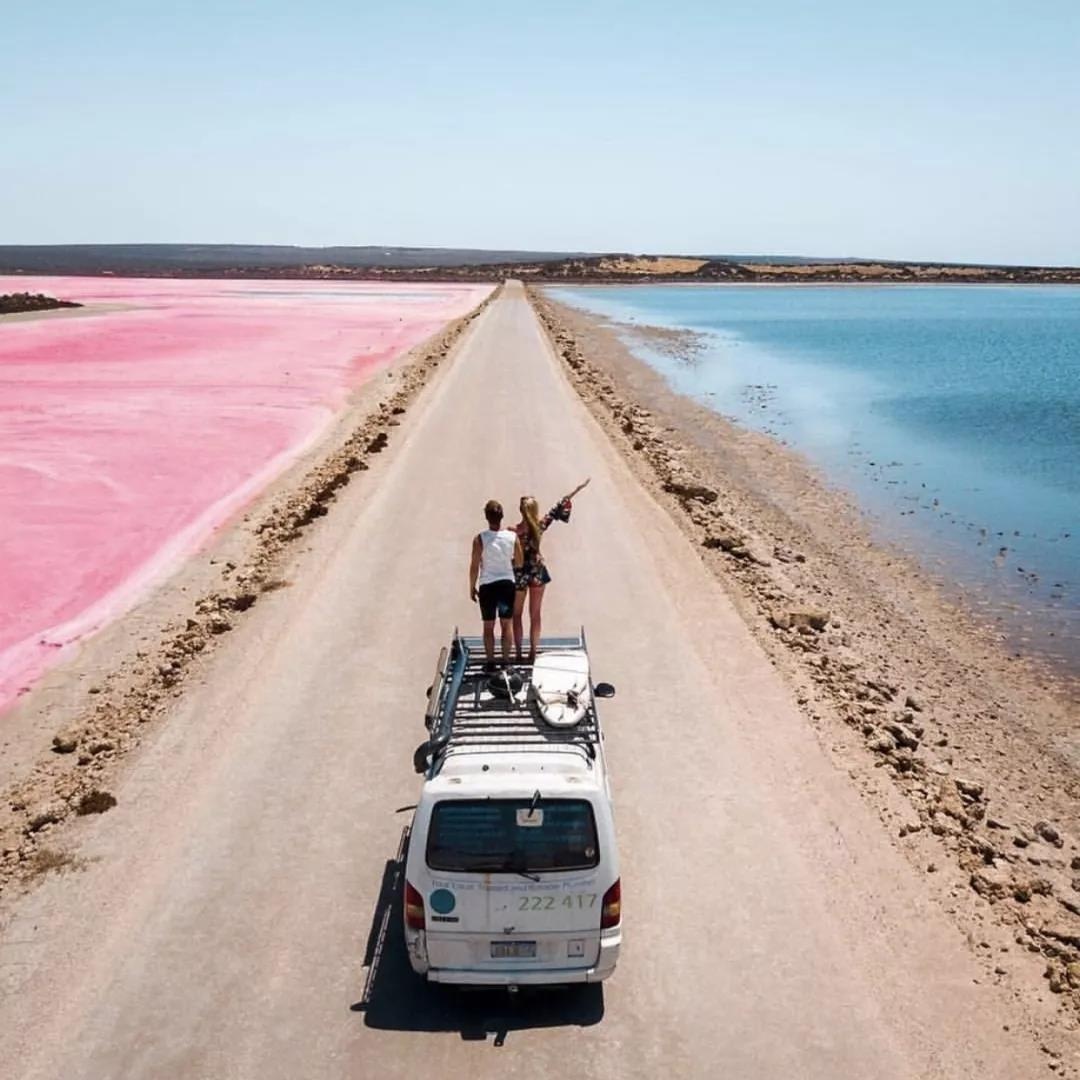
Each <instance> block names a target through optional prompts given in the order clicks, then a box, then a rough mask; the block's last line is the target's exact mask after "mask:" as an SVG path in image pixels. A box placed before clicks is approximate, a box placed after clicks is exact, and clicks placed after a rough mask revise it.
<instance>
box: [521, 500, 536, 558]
mask: <svg viewBox="0 0 1080 1080" xmlns="http://www.w3.org/2000/svg"><path fill="white" fill-rule="evenodd" d="M539 510H540V507H539V504H538V503H537V501H536V500H535V499H534V498H533V497H532V496H531V495H522V496H521V516H522V517H523V518H524V519H525V524H526V525H527V526H528V527H529V535H530V536H531V537H532V542H533V547H534V548H536V550H537V551H539V550H540V517H539Z"/></svg>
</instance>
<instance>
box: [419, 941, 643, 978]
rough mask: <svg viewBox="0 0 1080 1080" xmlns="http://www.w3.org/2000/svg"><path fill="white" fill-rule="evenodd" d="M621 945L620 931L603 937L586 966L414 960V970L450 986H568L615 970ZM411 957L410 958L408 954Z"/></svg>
mask: <svg viewBox="0 0 1080 1080" xmlns="http://www.w3.org/2000/svg"><path fill="white" fill-rule="evenodd" d="M609 933H610V932H609ZM621 944H622V934H620V933H616V934H614V935H611V936H606V937H604V938H603V939H602V940H601V942H600V956H599V958H598V959H597V962H596V964H595V965H593V966H592V967H588V968H539V969H537V968H524V967H523V968H516V969H508V968H498V969H484V968H433V967H423V966H420V965H418V964H417V963H415V961H414V962H413V970H415V971H416V972H417V974H422V975H425V976H426V977H427V980H428V982H436V983H445V984H447V985H449V986H570V985H577V984H580V983H598V982H603V981H604V979H606V978H608V976H609V975H611V974H612V972H614V970H615V965H616V964H617V963H618V961H619V948H620V946H621ZM410 959H413V955H412V954H411V953H410Z"/></svg>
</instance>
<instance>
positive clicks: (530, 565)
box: [516, 499, 570, 589]
mask: <svg viewBox="0 0 1080 1080" xmlns="http://www.w3.org/2000/svg"><path fill="white" fill-rule="evenodd" d="M569 520H570V500H569V499H560V500H559V501H558V502H557V503H556V504H555V505H554V506H553V507H552V508H551V509H550V510H549V511H548V512H547V513H546V514H545V515H544V516H543V517H542V518H541V519H540V533H541V535H543V534H544V533H545V532H547V529H548V526H549V525H550V524H551V523H552V522H553V521H566V522H568V521H569ZM517 534H518V538H519V539H520V540H521V550H522V552H523V553H524V556H525V558H524V561H523V562H522V564H521V569H520V570H519V571H518V572H517V575H516V580H517V587H518V588H519V589H527V588H528V587H529V586H530V585H546V584H547V583H548V582H549V581H550V580H551V575H550V574H549V573H548V569H547V567H546V566H545V565H544V557H543V555H541V554H540V547H539V545H538V544H534V543H533V538H532V533H531V532H530V531H529V526H528V525H527V524H525V523H524V522H522V524H520V525H518V526H517Z"/></svg>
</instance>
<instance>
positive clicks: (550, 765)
mask: <svg viewBox="0 0 1080 1080" xmlns="http://www.w3.org/2000/svg"><path fill="white" fill-rule="evenodd" d="M545 666H546V669H547V670H548V672H549V673H550V671H551V670H552V669H555V670H558V669H559V668H560V667H563V668H565V669H566V670H567V671H572V670H576V671H579V672H580V671H581V670H582V668H584V675H583V676H577V677H578V678H579V683H578V685H576V686H571V687H567V688H566V689H564V690H563V691H560V692H558V694H556V693H553V692H552V691H551V690H550V687H549V690H548V691H547V692H544V691H543V690H542V689H541V687H540V685H539V684H540V681H541V677H540V672H541V669H544V668H545ZM533 670H534V669H531V668H529V667H527V666H526V667H524V668H521V669H520V670H519V671H518V673H517V676H516V677H515V676H509V675H507V674H506V673H502V672H499V673H496V674H495V675H494V676H492V675H490V674H488V673H486V672H485V671H484V666H483V651H482V646H481V643H480V641H479V639H476V638H461V637H459V636H458V635H457V634H456V633H455V635H454V640H453V642H452V644H451V646H450V648H449V650H447V649H444V650H443V653H442V655H441V656H440V658H439V665H438V669H437V672H436V678H435V682H434V683H433V685H432V687H431V689H430V690H429V693H428V709H427V714H426V717H425V722H426V724H427V726H428V730H429V732H430V736H431V737H430V738H429V739H428V740H427V741H426V742H424V743H423V744H421V746H420V747H419V748H418V749H417V751H416V755H415V764H416V767H417V771H418V772H422V773H424V776H425V779H424V786H423V790H422V792H421V795H420V801H419V803H418V805H417V808H416V813H415V816H414V817H413V824H412V829H411V832H410V839H409V849H408V856H407V860H406V865H405V897H404V900H405V912H404V918H405V941H406V945H407V947H408V952H409V961H410V963H411V964H412V967H413V970H414V971H416V972H417V973H419V974H421V975H425V976H426V977H427V978H428V979H429V980H431V981H433V982H443V983H456V984H460V985H473V986H476V985H487V986H506V987H508V988H510V989H516V988H517V987H518V986H526V985H530V986H536V985H561V984H568V983H584V982H598V981H600V980H601V979H606V978H607V977H608V976H609V975H610V974H611V973H612V972H613V971H614V970H615V964H616V961H617V960H618V956H619V946H620V944H621V941H622V920H621V893H620V881H619V856H618V850H617V848H616V844H615V828H614V823H613V820H612V812H611V792H610V789H609V786H608V778H607V769H606V768H605V764H604V748H603V740H602V737H601V734H600V727H599V723H598V720H597V715H596V704H595V699H596V698H597V697H610V696H611V695H612V694H614V689H613V688H612V687H611V686H609V685H608V684H606V683H600V684H598V685H596V686H595V687H594V686H593V684H592V680H591V678H590V677H589V675H588V667H587V653H586V651H585V636H584V632H582V633H581V635H580V636H578V637H573V638H544V639H543V641H542V642H541V651H540V653H539V655H538V657H537V665H536V668H535V671H536V672H537V674H536V676H535V683H536V684H535V685H534V678H533ZM555 696H559V697H560V699H561V702H562V706H561V707H556V706H552V705H551V701H552V698H553V697H555ZM567 699H569V701H570V703H571V705H572V706H573V707H574V709H573V714H572V715H570V713H569V712H567V709H566V701H567ZM552 708H555V712H552V711H551V709H552ZM564 714H565V715H567V716H570V720H569V721H567V720H563V719H562V717H563V715H564ZM545 716H551V717H555V718H556V720H555V722H552V721H549V719H546V718H545Z"/></svg>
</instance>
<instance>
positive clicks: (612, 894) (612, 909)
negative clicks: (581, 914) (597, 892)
mask: <svg viewBox="0 0 1080 1080" xmlns="http://www.w3.org/2000/svg"><path fill="white" fill-rule="evenodd" d="M621 921H622V882H621V879H620V880H619V881H616V882H615V884H614V885H612V886H611V888H610V889H608V891H607V892H606V893H604V903H603V905H602V907H601V908H600V929H601V930H610V929H611V928H612V927H613V926H618V925H619V923H620V922H621Z"/></svg>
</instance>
